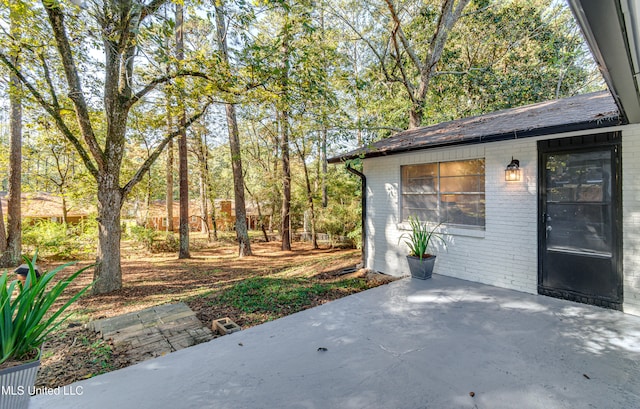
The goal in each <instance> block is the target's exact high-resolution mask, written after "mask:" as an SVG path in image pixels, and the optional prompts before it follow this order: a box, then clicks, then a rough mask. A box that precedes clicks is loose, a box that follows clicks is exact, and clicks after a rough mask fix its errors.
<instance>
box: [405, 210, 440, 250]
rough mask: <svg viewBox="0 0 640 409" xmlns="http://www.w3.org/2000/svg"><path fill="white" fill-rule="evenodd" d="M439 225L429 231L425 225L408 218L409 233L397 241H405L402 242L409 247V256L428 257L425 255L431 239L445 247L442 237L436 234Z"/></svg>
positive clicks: (413, 218)
mask: <svg viewBox="0 0 640 409" xmlns="http://www.w3.org/2000/svg"><path fill="white" fill-rule="evenodd" d="M440 224H442V223H439V224H438V225H436V226H435V227H434V228H432V229H430V228H429V226H428V225H427V224H426V223H421V222H420V221H419V220H418V219H417V218H415V217H413V216H411V217H409V226H411V233H404V234H402V235H401V236H400V238H399V239H398V242H400V240H402V239H405V240H404V242H405V243H406V244H407V246H409V255H410V256H415V257H420V260H422V257H424V256H427V257H428V256H429V253H427V251H428V249H429V245H430V244H431V243H432V240H433V239H438V240H440V241H441V242H442V244H443V245H445V246H446V244H447V243H446V242H445V241H444V239H443V238H442V235H440V234H439V233H437V232H436V229H438V227H440Z"/></svg>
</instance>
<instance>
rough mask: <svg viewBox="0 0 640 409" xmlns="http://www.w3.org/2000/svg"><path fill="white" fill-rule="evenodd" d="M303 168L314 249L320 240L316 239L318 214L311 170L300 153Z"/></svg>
mask: <svg viewBox="0 0 640 409" xmlns="http://www.w3.org/2000/svg"><path fill="white" fill-rule="evenodd" d="M300 159H301V160H302V167H303V168H304V179H305V182H306V185H307V204H308V205H309V213H310V218H311V244H312V245H313V248H314V249H317V248H318V238H317V237H316V212H315V209H314V206H313V191H312V190H311V181H310V180H309V168H308V167H307V162H305V161H304V154H303V153H300Z"/></svg>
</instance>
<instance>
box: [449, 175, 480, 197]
mask: <svg viewBox="0 0 640 409" xmlns="http://www.w3.org/2000/svg"><path fill="white" fill-rule="evenodd" d="M440 192H442V193H449V192H450V193H458V192H469V193H480V192H484V175H481V176H475V175H474V176H450V177H442V178H440Z"/></svg>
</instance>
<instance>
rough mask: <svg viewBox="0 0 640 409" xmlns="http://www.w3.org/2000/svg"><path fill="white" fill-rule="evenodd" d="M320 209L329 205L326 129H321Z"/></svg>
mask: <svg viewBox="0 0 640 409" xmlns="http://www.w3.org/2000/svg"><path fill="white" fill-rule="evenodd" d="M321 150H322V155H321V156H322V157H321V158H320V160H322V207H324V208H326V207H327V205H328V204H329V192H328V189H327V173H328V172H327V128H326V126H324V127H323V128H322V148H321Z"/></svg>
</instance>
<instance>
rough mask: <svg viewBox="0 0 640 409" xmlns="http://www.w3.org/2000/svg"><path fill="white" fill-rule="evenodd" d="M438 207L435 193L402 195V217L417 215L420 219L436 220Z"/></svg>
mask: <svg viewBox="0 0 640 409" xmlns="http://www.w3.org/2000/svg"><path fill="white" fill-rule="evenodd" d="M437 209H438V196H437V195H402V217H403V219H404V220H406V219H408V218H409V216H414V217H417V218H418V220H422V221H436V220H438V217H437V216H438V215H437Z"/></svg>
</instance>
